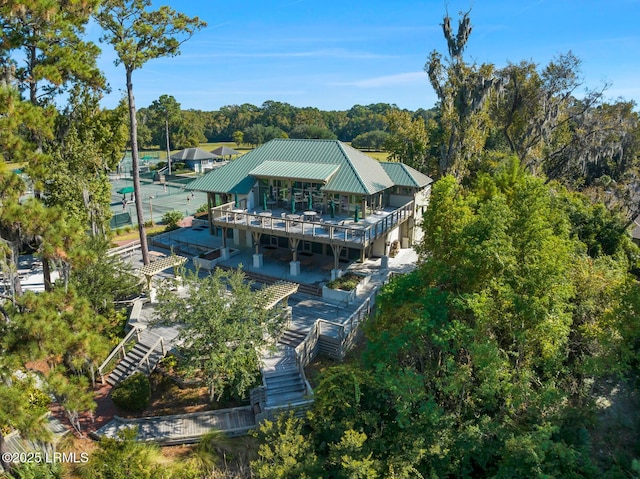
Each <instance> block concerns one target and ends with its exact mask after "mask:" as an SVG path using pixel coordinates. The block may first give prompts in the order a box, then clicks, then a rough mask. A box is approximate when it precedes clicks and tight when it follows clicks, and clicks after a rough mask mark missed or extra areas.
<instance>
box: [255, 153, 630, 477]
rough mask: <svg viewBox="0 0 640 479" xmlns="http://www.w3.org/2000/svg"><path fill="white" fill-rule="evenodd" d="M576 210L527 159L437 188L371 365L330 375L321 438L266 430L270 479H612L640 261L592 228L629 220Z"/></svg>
mask: <svg viewBox="0 0 640 479" xmlns="http://www.w3.org/2000/svg"><path fill="white" fill-rule="evenodd" d="M568 205H569V206H568ZM573 206H575V207H576V208H579V207H580V206H584V205H582V204H581V200H580V199H578V198H576V197H574V196H573V195H571V194H569V193H567V192H566V191H564V190H563V189H562V188H558V187H557V186H554V187H550V186H548V185H545V184H544V182H543V181H542V180H540V179H537V178H535V177H533V176H531V175H530V174H528V173H525V172H524V171H523V170H522V169H521V168H520V167H519V163H518V162H517V160H515V159H512V160H510V161H507V162H506V163H505V164H503V165H501V166H500V167H499V168H498V170H497V171H496V172H495V173H493V174H482V175H480V176H479V177H478V179H477V180H476V181H475V182H474V184H473V185H472V186H470V187H468V188H465V187H462V186H460V184H459V183H457V182H456V180H455V179H454V178H453V177H445V178H443V179H441V180H440V181H439V182H437V183H436V184H435V186H434V188H433V193H432V199H431V203H430V206H429V209H428V211H427V213H426V215H425V224H427V225H429V228H426V230H425V239H424V243H423V245H422V250H421V251H422V262H421V265H420V266H419V268H418V269H417V270H416V271H415V272H414V273H411V274H407V275H405V276H402V277H397V278H395V279H394V280H393V281H392V282H391V283H390V284H389V285H388V286H387V287H385V288H384V290H383V291H382V292H381V293H380V294H379V296H378V313H377V315H376V317H375V318H373V319H372V320H371V321H370V323H369V324H368V327H367V338H368V343H367V346H366V348H365V350H364V352H363V355H362V358H361V361H360V362H356V363H355V364H350V365H346V366H339V367H334V368H331V369H329V370H328V371H327V372H326V373H325V374H324V375H323V377H322V381H321V383H320V385H319V387H318V388H317V389H316V391H315V393H316V394H315V398H316V402H315V405H314V409H313V414H312V416H311V419H310V421H309V424H308V426H307V427H308V430H305V429H304V426H303V424H302V423H299V424H298V423H296V422H295V421H294V420H293V419H288V420H287V421H286V422H282V421H284V420H282V421H281V422H279V423H278V424H276V425H274V424H270V425H267V426H265V427H264V428H263V434H264V437H265V438H271V439H269V440H268V441H267V442H265V443H264V446H263V447H264V448H265V449H264V450H262V453H261V458H262V460H261V462H259V466H258V463H256V468H255V471H256V472H257V473H258V474H259V477H285V476H286V474H284V476H283V475H278V474H275V471H276V470H280V471H283V470H284V469H282V468H283V465H282V464H283V462H282V461H284V463H287V462H288V463H289V464H290V465H289V466H288V467H289V470H291V471H294V470H295V471H296V474H302V473H306V474H307V475H308V476H309V477H316V475H315V474H316V473H315V472H313V471H318V470H323V471H327V472H328V475H329V476H332V477H387V476H388V475H390V474H394V475H395V477H410V476H411V475H412V474H413V471H418V472H419V473H420V474H422V476H423V477H472V476H473V477H533V476H537V475H543V476H544V475H548V476H550V477H597V476H598V475H599V474H600V470H599V469H598V467H599V466H600V464H598V463H596V461H594V460H593V455H592V450H591V446H590V444H591V436H590V435H591V433H592V432H593V430H594V429H593V428H594V427H595V423H594V422H593V421H594V417H593V407H594V389H593V387H594V384H597V382H598V381H599V380H600V378H602V377H603V376H606V375H610V374H622V375H629V374H631V375H633V374H635V371H636V369H635V368H636V367H637V364H638V362H637V361H638V359H639V358H640V356H639V354H640V348H639V347H638V345H639V344H640V342H639V340H640V316H639V315H638V313H639V311H638V309H637V308H638V300H639V299H640V288H639V286H638V283H637V280H636V278H635V277H634V276H632V275H631V274H630V273H628V268H629V265H630V263H629V255H628V253H627V251H629V250H633V252H634V255H635V254H636V253H637V247H635V245H632V244H630V242H629V240H628V236H627V234H626V232H625V231H624V230H618V231H617V232H616V230H615V229H611V230H609V237H607V238H603V241H602V242H601V241H599V240H598V239H596V238H595V237H593V236H591V235H589V236H588V240H589V242H590V243H591V244H592V246H591V248H588V247H587V245H586V244H585V243H584V242H583V241H581V239H580V236H581V229H582V227H585V226H587V225H588V224H589V223H590V222H592V220H594V219H596V218H597V216H598V215H603V214H604V215H605V216H606V218H607V220H608V221H612V222H614V221H615V215H613V214H611V213H603V212H601V211H598V210H593V211H591V212H590V214H586V216H587V218H585V217H581V218H577V217H576V216H575V215H573V214H571V213H572V209H573V208H572V207H573ZM611 241H613V242H618V243H617V247H616V248H615V250H610V251H609V253H605V252H604V251H605V249H606V248H608V247H610V243H611ZM589 253H590V254H589ZM632 256H633V255H632ZM300 434H303V435H305V436H306V437H307V438H308V439H309V440H310V441H313V444H314V446H313V447H310V446H307V448H308V449H309V450H300V449H296V448H295V447H294V445H293V443H292V441H294V440H295V436H296V435H300ZM274 435H275V436H276V437H277V439H274ZM636 436H637V435H636ZM637 439H638V438H637V437H636V440H637ZM275 448H277V449H275ZM311 452H312V453H313V455H312V454H311ZM619 454H621V451H619ZM316 456H317V457H316ZM287 457H288V458H289V459H287ZM620 457H622V456H618V460H619V459H620ZM631 458H632V457H628V456H626V458H625V459H624V461H625V464H626V466H625V467H630V464H631ZM611 466H612V463H611V462H609V463H608V464H607V467H611ZM300 471H302V472H300Z"/></svg>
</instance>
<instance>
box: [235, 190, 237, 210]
mask: <svg viewBox="0 0 640 479" xmlns="http://www.w3.org/2000/svg"><path fill="white" fill-rule="evenodd" d="M235 200H236V208H237V207H238V193H237V192H236V193H235Z"/></svg>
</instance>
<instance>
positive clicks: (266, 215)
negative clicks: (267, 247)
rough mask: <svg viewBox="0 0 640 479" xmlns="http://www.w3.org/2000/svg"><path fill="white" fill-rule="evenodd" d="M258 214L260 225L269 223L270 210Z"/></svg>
mask: <svg viewBox="0 0 640 479" xmlns="http://www.w3.org/2000/svg"><path fill="white" fill-rule="evenodd" d="M258 216H259V217H260V224H261V225H262V226H264V225H265V224H269V225H270V224H271V216H272V213H271V211H263V212H262V213H258Z"/></svg>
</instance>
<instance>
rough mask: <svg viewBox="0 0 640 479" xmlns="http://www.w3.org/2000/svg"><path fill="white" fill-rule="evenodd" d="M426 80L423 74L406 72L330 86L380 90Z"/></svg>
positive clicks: (335, 83) (336, 83)
mask: <svg viewBox="0 0 640 479" xmlns="http://www.w3.org/2000/svg"><path fill="white" fill-rule="evenodd" d="M426 80H427V75H426V74H425V73H424V72H408V73H397V74H395V75H385V76H380V77H374V78H367V79H365V80H357V81H351V82H334V83H331V85H334V86H355V87H358V88H380V87H387V86H397V85H416V84H419V83H424V82H426Z"/></svg>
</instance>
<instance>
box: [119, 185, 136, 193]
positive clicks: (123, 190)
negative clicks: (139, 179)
mask: <svg viewBox="0 0 640 479" xmlns="http://www.w3.org/2000/svg"><path fill="white" fill-rule="evenodd" d="M133 191H134V190H133V186H125V187H123V188H120V189H119V190H117V191H116V193H120V194H121V195H126V194H127V193H133Z"/></svg>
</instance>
